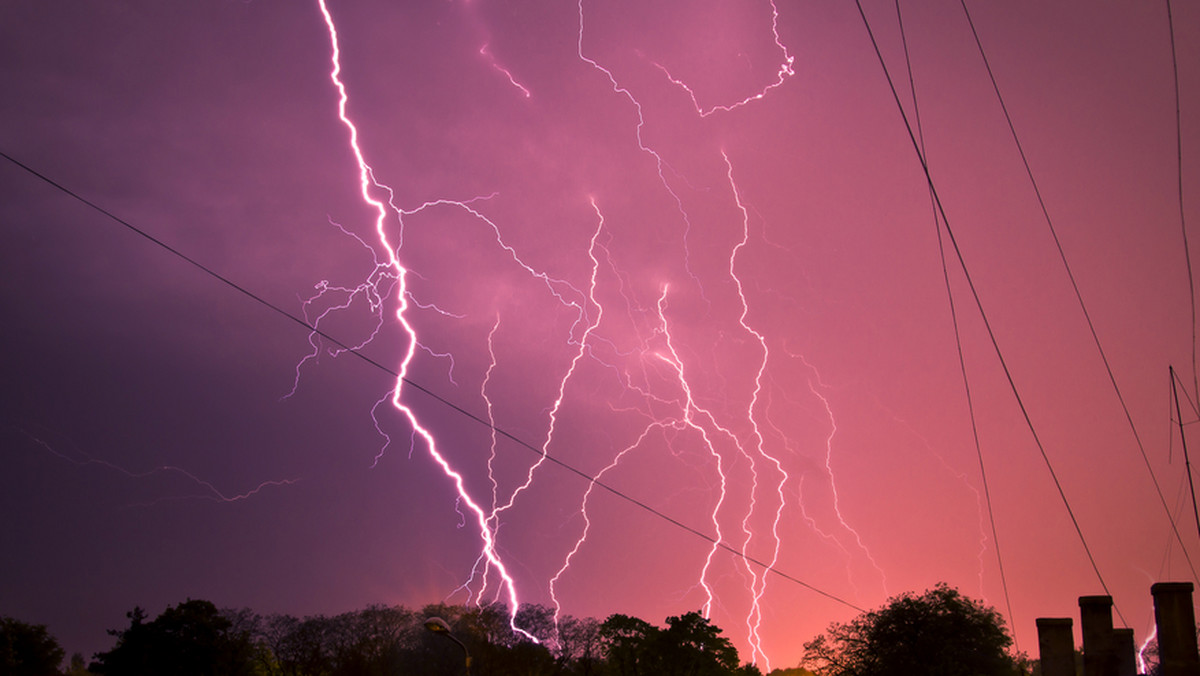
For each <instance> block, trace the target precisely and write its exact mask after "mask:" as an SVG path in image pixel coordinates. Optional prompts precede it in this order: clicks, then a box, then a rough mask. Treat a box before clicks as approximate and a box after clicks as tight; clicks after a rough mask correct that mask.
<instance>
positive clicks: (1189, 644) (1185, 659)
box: [1150, 582, 1200, 676]
mask: <svg viewBox="0 0 1200 676" xmlns="http://www.w3.org/2000/svg"><path fill="white" fill-rule="evenodd" d="M1150 594H1151V595H1152V596H1154V623H1155V624H1156V625H1157V626H1158V662H1159V665H1160V666H1161V667H1162V676H1200V655H1198V654H1197V648H1196V612H1195V611H1194V610H1193V609H1192V583H1191V582H1159V583H1158V584H1155V585H1152V586H1151V587H1150Z"/></svg>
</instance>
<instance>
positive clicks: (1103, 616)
mask: <svg viewBox="0 0 1200 676" xmlns="http://www.w3.org/2000/svg"><path fill="white" fill-rule="evenodd" d="M1112 605H1113V601H1112V597H1111V596H1080V597H1079V616H1080V618H1079V619H1080V626H1081V629H1082V630H1083V676H1120V674H1119V673H1118V661H1117V652H1116V650H1115V649H1114V645H1113V622H1112ZM1197 676H1200V675H1197Z"/></svg>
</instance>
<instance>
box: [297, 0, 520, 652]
mask: <svg viewBox="0 0 1200 676" xmlns="http://www.w3.org/2000/svg"><path fill="white" fill-rule="evenodd" d="M317 1H318V4H319V5H320V8H321V14H322V16H323V17H324V19H325V25H326V27H327V28H328V30H329V41H330V48H331V63H332V70H331V71H330V74H329V77H330V80H332V82H333V85H334V87H335V88H336V89H337V91H338V119H339V120H341V122H342V124H343V125H344V126H345V127H346V130H347V131H348V132H349V135H350V138H349V145H350V149H351V151H352V152H353V154H354V158H355V161H356V163H357V165H358V172H359V187H360V190H361V197H362V200H363V202H365V203H366V204H368V205H369V206H370V207H371V208H372V209H373V210H374V211H375V214H376V217H375V232H376V234H377V235H378V238H379V245H380V246H381V247H383V250H384V252H385V253H386V257H385V261H384V263H383V264H384V265H385V266H386V269H387V270H389V271H390V275H389V276H388V278H389V279H394V280H395V285H396V286H397V287H398V288H397V290H396V292H395V299H396V301H397V303H398V308H397V309H396V319H397V321H398V322H399V324H400V326H401V327H402V329H403V331H404V334H405V336H406V337H407V339H408V344H407V346H406V348H405V352H404V356H403V358H402V359H401V361H400V366H399V368H398V369H397V371H398V376H397V378H396V382H395V385H394V387H393V388H392V394H391V404H392V407H393V408H394V409H395V410H396V411H398V412H400V413H401V414H402V415H403V416H404V418H405V419H406V420H407V421H408V424H409V426H410V427H411V428H412V430H413V433H414V434H415V435H416V436H418V437H420V438H421V440H422V441H424V442H425V448H426V450H427V451H428V452H429V456H430V458H431V459H432V460H433V461H434V462H435V463H436V464H437V465H438V467H440V468H441V470H442V472H443V473H444V474H445V475H446V477H447V478H448V479H450V480H451V482H452V483H453V484H454V488H455V490H456V492H457V495H458V500H459V503H460V504H462V505H465V506H466V508H467V510H468V511H469V512H470V514H471V515H473V516H474V517H475V522H476V524H477V525H478V527H479V534H480V537H481V539H482V540H483V555H484V556H485V557H486V559H487V561H488V564H489V566H491V567H492V568H493V569H495V570H496V571H497V572H498V573H499V575H500V577H501V578H502V579H503V581H504V589H505V591H506V596H507V598H508V601H509V607H510V613H511V614H510V616H509V624H510V626H511V627H512V628H513V630H514V631H516V632H519V633H521V634H522V635H524V636H525V637H527V638H529V639H530V640H533V641H537V639H536V638H535V637H534V636H533V635H532V634H530V633H528V632H527V631H525V630H523V629H521V628H520V627H518V626H517V625H516V615H517V610H518V608H519V607H520V601H519V598H518V596H517V588H516V583H515V582H514V580H513V578H512V576H511V575H510V574H509V572H508V569H507V568H506V567H505V565H504V562H503V561H502V560H501V559H500V556H499V554H498V553H497V551H496V539H495V533H494V531H493V529H492V527H491V526H490V525H489V524H488V515H487V513H486V512H485V511H484V510H483V508H482V507H480V506H479V504H478V503H477V502H476V501H475V500H474V499H472V498H471V495H470V494H469V493H468V492H467V490H466V486H465V483H464V480H463V476H462V474H460V473H459V472H458V471H457V470H455V469H454V468H453V467H452V466H451V465H450V463H449V462H448V461H447V460H446V458H445V456H443V454H442V453H441V451H440V450H439V447H438V443H437V439H436V438H435V437H434V435H433V433H432V432H430V431H429V429H427V428H426V427H425V426H424V425H423V424H422V423H421V421H420V420H419V419H418V418H417V415H416V413H415V412H414V411H413V410H412V408H410V407H409V406H408V405H407V404H405V403H404V400H403V394H404V382H405V379H406V378H407V376H408V370H409V367H410V366H411V364H412V361H413V357H414V356H415V355H416V351H417V345H418V341H417V333H416V329H415V328H414V327H413V325H412V323H411V322H410V321H409V318H408V312H407V310H408V307H409V302H410V298H409V294H408V269H407V268H405V267H404V265H403V264H402V263H401V261H400V258H399V256H398V254H397V249H398V246H399V245H398V244H397V245H393V244H392V242H391V240H390V238H389V236H388V234H387V231H386V228H385V225H386V223H387V220H388V207H391V209H392V211H393V212H394V213H395V214H396V218H397V220H398V221H400V222H401V224H402V223H403V217H404V212H403V211H402V210H400V209H398V208H396V207H395V205H394V202H393V191H392V190H391V189H390V188H388V187H386V186H383V185H381V184H380V183H378V182H377V181H376V179H375V175H374V171H373V170H372V169H371V167H370V165H369V164H367V161H366V158H365V156H364V154H363V151H362V149H361V147H360V146H359V142H358V128H357V127H356V126H355V124H354V122H353V121H352V120H351V119H350V117H349V116H348V113H347V103H348V100H349V98H348V96H347V93H346V86H345V84H343V82H342V80H341V70H342V66H341V56H340V55H341V51H340V47H339V41H338V32H337V27H336V25H335V23H334V20H333V16H332V14H331V13H330V11H329V8H328V6H327V5H326V1H325V0H317ZM373 188H379V189H382V190H384V191H386V192H387V194H388V201H387V203H386V204H385V203H384V202H383V201H381V200H379V199H377V198H376V197H375V196H374V195H373V194H372V193H373ZM468 208H469V207H468ZM402 232H403V228H402V227H401V233H402ZM377 260H378V259H377Z"/></svg>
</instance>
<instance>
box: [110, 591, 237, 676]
mask: <svg viewBox="0 0 1200 676" xmlns="http://www.w3.org/2000/svg"><path fill="white" fill-rule="evenodd" d="M125 616H126V617H128V618H129V628H127V629H117V630H111V631H109V632H108V633H109V634H110V635H113V636H116V637H117V644H116V646H114V647H113V649H112V650H110V651H108V652H104V653H97V654H96V661H95V662H93V663H92V665H91V670H92V671H93V672H95V673H98V674H107V675H109V676H159V675H161V674H174V675H175V676H218V675H219V676H251V675H252V674H253V673H254V660H253V654H254V645H253V643H252V640H251V637H250V635H249V634H248V633H247V632H245V631H235V630H234V629H233V622H232V621H230V619H229V618H227V617H225V616H223V615H222V614H221V613H220V612H219V611H218V610H217V607H216V606H214V605H213V604H212V603H211V602H209V601H194V600H190V599H189V600H188V601H186V602H184V603H180V604H179V605H178V606H174V607H171V608H167V609H166V610H165V611H163V613H162V614H161V615H159V616H158V618H157V619H155V620H154V621H153V622H146V621H145V620H146V611H144V610H142V609H141V608H136V607H135V608H134V609H133V610H132V611H130V612H128V613H126V615H125Z"/></svg>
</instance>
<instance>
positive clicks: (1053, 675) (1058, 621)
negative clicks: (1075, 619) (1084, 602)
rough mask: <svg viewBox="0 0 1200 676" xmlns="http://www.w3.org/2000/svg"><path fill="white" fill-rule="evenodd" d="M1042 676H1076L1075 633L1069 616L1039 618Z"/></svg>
mask: <svg viewBox="0 0 1200 676" xmlns="http://www.w3.org/2000/svg"><path fill="white" fill-rule="evenodd" d="M1037 632H1038V653H1039V656H1038V659H1040V660H1041V664H1042V676H1075V635H1074V633H1073V632H1072V631H1071V618H1069V617H1039V618H1038V619H1037Z"/></svg>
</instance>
